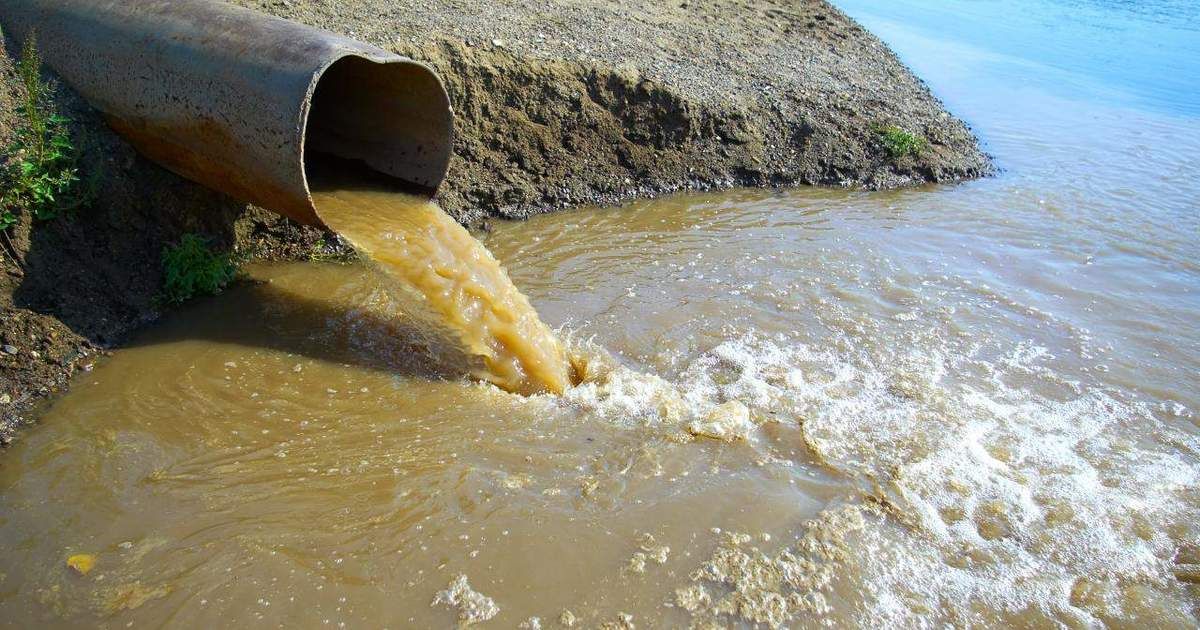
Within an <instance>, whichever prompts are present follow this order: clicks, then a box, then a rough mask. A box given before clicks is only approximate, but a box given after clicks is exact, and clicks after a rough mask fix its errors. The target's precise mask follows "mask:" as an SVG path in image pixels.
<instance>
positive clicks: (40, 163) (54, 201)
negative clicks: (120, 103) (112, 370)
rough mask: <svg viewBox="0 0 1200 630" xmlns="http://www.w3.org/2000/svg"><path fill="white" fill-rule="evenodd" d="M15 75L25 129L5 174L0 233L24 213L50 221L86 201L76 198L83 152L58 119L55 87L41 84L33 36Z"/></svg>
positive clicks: (1, 176) (0, 182)
mask: <svg viewBox="0 0 1200 630" xmlns="http://www.w3.org/2000/svg"><path fill="white" fill-rule="evenodd" d="M16 69H17V76H18V77H19V78H20V80H21V84H22V85H23V86H24V88H25V96H24V99H23V100H22V101H21V103H20V105H19V106H18V108H17V110H18V112H20V115H21V125H19V126H18V128H17V129H16V131H15V133H14V136H13V140H12V143H11V144H10V145H9V146H8V148H7V151H6V153H7V159H6V160H5V161H4V164H3V170H2V171H0V230H5V229H8V228H9V227H11V226H12V225H13V224H14V223H16V221H17V214H16V213H17V211H18V210H19V209H21V208H24V209H25V210H28V211H29V213H30V215H32V216H33V218H34V219H36V220H39V221H46V220H49V219H53V218H55V217H57V216H58V215H60V214H61V213H62V212H63V211H65V210H68V209H71V208H73V207H75V206H78V205H79V204H80V203H82V202H83V201H84V199H83V197H82V196H81V195H77V194H74V193H75V190H74V189H75V184H76V182H78V181H79V175H78V169H77V168H76V164H75V163H76V158H77V155H78V152H77V151H76V149H75V146H74V144H72V142H71V134H70V131H69V130H68V128H67V123H68V122H69V121H68V120H67V119H66V118H64V117H62V116H59V115H57V114H55V113H53V110H52V107H51V104H50V101H49V97H50V86H49V85H47V84H46V83H45V82H44V81H42V74H41V71H42V60H41V57H40V56H39V55H38V51H37V40H36V38H35V36H34V35H33V34H32V33H30V35H29V37H28V38H27V39H26V40H25V46H24V48H23V49H22V51H21V60H20V61H19V62H18V63H17V68H16Z"/></svg>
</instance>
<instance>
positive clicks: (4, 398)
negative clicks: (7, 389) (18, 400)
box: [0, 394, 12, 405]
mask: <svg viewBox="0 0 1200 630" xmlns="http://www.w3.org/2000/svg"><path fill="white" fill-rule="evenodd" d="M11 402H12V396H9V395H8V394H0V405H7V404H9V403H11Z"/></svg>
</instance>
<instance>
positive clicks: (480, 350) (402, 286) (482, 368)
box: [313, 171, 572, 395]
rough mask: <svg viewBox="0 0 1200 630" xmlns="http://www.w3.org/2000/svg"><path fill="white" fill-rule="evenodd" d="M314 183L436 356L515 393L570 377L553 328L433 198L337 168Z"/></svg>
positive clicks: (319, 200)
mask: <svg viewBox="0 0 1200 630" xmlns="http://www.w3.org/2000/svg"><path fill="white" fill-rule="evenodd" d="M335 172H336V171H335ZM313 189H314V191H313V200H314V202H315V203H316V206H317V208H318V209H319V210H320V212H321V217H322V218H323V219H324V220H325V221H326V223H328V224H329V226H330V227H331V228H333V229H334V230H335V231H337V232H338V233H339V234H341V235H342V236H344V237H346V239H347V240H349V241H350V243H351V244H353V245H354V247H355V248H356V249H357V250H358V251H359V252H360V253H361V254H362V255H363V258H365V259H367V260H370V261H371V262H372V263H373V264H374V266H375V268H376V269H378V270H379V272H380V273H381V274H383V275H384V276H385V277H387V278H388V279H389V280H390V281H391V282H390V285H391V286H393V287H394V288H396V290H397V291H398V292H400V293H401V294H402V295H403V297H405V298H407V299H406V304H407V305H408V306H409V311H408V313H406V314H407V315H408V316H410V317H413V318H415V319H417V320H419V321H420V322H421V323H422V324H424V325H425V327H426V330H428V331H429V333H430V335H429V336H430V337H431V339H430V340H429V342H430V343H428V346H429V347H430V348H433V349H435V353H436V354H437V355H438V358H439V360H441V361H443V362H445V363H448V364H451V366H452V367H458V368H462V371H464V372H467V373H469V374H471V375H472V376H474V377H476V378H478V379H480V380H484V381H488V382H490V383H493V384H495V385H497V386H498V387H501V388H503V389H505V390H507V391H510V392H515V393H519V394H526V395H529V394H536V393H541V392H550V393H555V394H561V393H562V392H563V391H564V390H566V389H567V387H569V386H570V385H571V378H572V377H571V373H572V368H571V366H570V364H569V363H568V361H567V358H566V355H565V354H564V352H563V348H562V345H561V344H560V343H559V341H558V339H557V338H556V337H555V335H554V333H553V332H552V331H551V330H550V328H549V327H548V326H546V324H545V323H543V322H542V320H541V319H540V318H539V317H538V314H537V312H536V311H535V310H534V309H533V307H532V306H531V305H530V303H529V300H528V298H526V297H525V296H524V295H523V294H522V293H521V291H520V290H518V289H517V287H516V286H515V285H513V283H512V281H511V280H510V279H509V277H508V274H507V273H506V272H505V271H504V268H503V267H501V266H500V263H499V262H498V261H497V260H496V258H495V257H494V256H492V254H491V253H490V252H488V250H487V249H486V248H485V247H484V246H483V245H482V244H481V243H480V242H479V241H477V240H475V238H474V237H472V236H471V234H470V233H469V232H467V230H466V229H465V228H463V227H462V226H461V225H459V224H458V223H457V222H455V221H454V219H452V218H450V217H449V216H448V215H447V214H446V213H445V212H443V211H442V210H441V208H439V207H438V206H437V204H435V203H433V202H432V201H430V200H428V199H425V198H423V197H419V196H415V195H410V194H406V193H403V192H399V191H397V190H395V189H394V188H392V187H390V186H389V185H388V184H387V183H386V182H378V181H372V180H367V179H363V178H359V177H355V176H354V175H347V174H345V173H342V174H337V175H329V174H326V175H324V177H323V178H320V179H317V180H316V181H314V182H313ZM454 364H460V365H454Z"/></svg>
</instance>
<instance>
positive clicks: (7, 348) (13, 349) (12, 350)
mask: <svg viewBox="0 0 1200 630" xmlns="http://www.w3.org/2000/svg"><path fill="white" fill-rule="evenodd" d="M3 350H4V353H5V354H16V353H17V347H16V346H10V345H8V344H4V347H3Z"/></svg>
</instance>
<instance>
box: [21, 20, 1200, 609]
mask: <svg viewBox="0 0 1200 630" xmlns="http://www.w3.org/2000/svg"><path fill="white" fill-rule="evenodd" d="M907 4H913V2H907V3H906V6H907ZM916 4H918V5H919V4H920V3H916ZM968 4H969V6H967V5H968ZM1026 4H1030V3H1026ZM956 6H958V5H956ZM990 6H991V5H990V4H988V3H967V4H963V5H962V6H958V10H960V11H961V12H963V13H964V14H969V13H970V12H971V11H983V10H984V8H986V7H990ZM1023 6H1024V5H1023ZM1043 6H1058V5H1055V4H1049V5H1042V4H1038V3H1032V4H1030V6H1027V7H1025V9H1026V10H1023V11H1021V12H1019V13H1018V14H1016V15H1013V16H1009V17H1010V18H1011V19H1008V20H1006V21H1005V22H1004V23H1005V25H1006V28H1014V29H1015V28H1021V25H1022V23H1023V20H1029V19H1031V18H1030V16H1037V15H1038V13H1037V10H1038V8H1039V7H1043ZM1088 6H1091V5H1088ZM1096 6H1100V5H1096ZM981 7H982V8H981ZM926 8H928V7H926ZM868 9H870V7H867V9H863V10H864V11H867V12H866V13H865V14H864V15H862V16H861V17H863V19H864V20H866V21H867V22H868V24H869V25H870V26H871V27H872V28H873V29H874V30H876V31H877V32H880V33H882V34H883V35H884V36H885V37H886V38H888V41H889V42H891V43H893V44H894V45H896V46H897V47H898V48H899V50H900V51H901V53H902V54H903V55H905V56H906V58H907V60H909V61H910V63H914V65H916V66H917V69H918V71H919V72H920V73H921V74H922V75H923V76H926V77H928V79H929V80H930V82H931V84H932V85H934V86H935V88H937V89H938V90H939V91H942V92H943V93H944V94H946V95H947V98H948V100H949V101H950V106H951V108H952V109H954V110H955V111H961V112H963V113H964V114H965V115H967V116H968V117H969V118H971V119H972V120H973V122H974V123H975V124H976V126H977V129H978V130H979V132H980V134H981V135H982V136H983V137H984V138H985V139H987V141H988V143H989V150H991V151H993V152H994V153H995V154H996V156H997V160H998V162H999V163H1000V165H1001V166H1002V167H1004V168H1005V169H1006V172H1005V174H1004V175H1002V176H1001V177H998V178H996V179H991V180H986V181H980V182H973V183H970V184H966V185H963V186H957V187H930V188H927V189H923V190H910V191H900V192H883V193H863V192H850V191H832V190H796V191H789V192H771V191H733V192H728V193H722V194H709V195H686V196H679V197H673V198H669V199H663V200H658V201H648V202H639V203H635V204H631V205H629V206H627V207H624V208H620V209H603V210H599V209H584V210H577V211H571V212H566V213H561V214H557V215H548V216H543V217H538V218H535V219H532V220H529V221H527V222H523V223H512V224H509V223H504V224H500V225H498V226H497V229H496V230H495V231H494V232H493V233H492V234H489V235H486V237H485V238H484V242H485V244H486V245H487V247H488V248H489V249H490V250H491V252H492V253H493V254H494V255H495V257H496V258H497V259H498V260H500V261H502V262H503V263H504V264H505V265H506V266H507V268H508V270H509V273H510V274H511V279H512V281H513V284H515V286H517V287H520V288H521V290H522V291H523V292H524V293H525V294H526V295H527V296H528V297H529V299H530V301H531V302H532V304H533V305H534V306H536V307H537V310H538V312H539V313H540V314H541V317H542V319H543V320H544V321H545V322H546V323H547V324H549V325H550V326H551V327H554V328H556V329H559V328H561V334H559V338H560V339H561V343H562V344H563V346H564V349H565V351H566V352H567V353H569V354H573V355H577V356H580V357H582V358H583V359H584V364H586V366H587V369H586V371H585V372H586V373H585V374H584V377H585V378H584V381H583V382H582V383H581V384H580V385H578V386H576V387H572V388H568V389H567V390H566V391H565V393H564V394H563V395H562V396H552V395H548V394H537V395H533V396H521V395H518V394H512V393H508V392H506V391H504V390H503V389H500V388H498V387H496V386H493V385H491V384H488V383H480V382H477V381H473V380H471V379H467V378H462V377H461V375H458V374H455V373H454V370H446V369H443V368H439V367H435V366H434V365H433V364H432V363H431V362H430V361H428V360H427V357H425V355H424V354H423V352H424V344H425V343H426V339H425V338H424V337H423V335H422V333H421V331H422V327H421V326H420V325H417V324H415V323H414V322H413V321H411V320H410V319H409V318H406V317H397V313H398V312H408V311H407V310H406V309H410V308H411V299H409V298H406V297H404V294H403V293H397V292H396V291H395V286H394V279H389V278H387V277H385V276H381V275H380V274H378V273H377V272H376V271H374V270H372V269H370V268H368V267H366V266H362V265H350V266H342V265H333V264H287V265H255V266H252V267H251V268H250V269H249V270H248V273H249V274H250V275H251V276H252V277H253V278H254V279H256V280H258V282H255V283H247V284H243V285H240V286H238V287H235V288H233V289H231V290H230V291H229V292H227V293H226V294H224V295H222V296H220V297H219V298H215V299H212V300H205V301H202V302H198V303H196V304H195V305H194V306H192V307H190V308H189V309H186V310H184V311H182V312H180V313H178V314H177V315H175V316H172V317H171V318H169V319H168V320H167V321H165V322H162V323H161V325H158V326H156V327H154V328H153V329H151V330H148V331H146V333H145V334H144V335H143V336H142V337H141V338H139V340H138V341H137V342H136V343H135V344H134V345H133V346H132V347H129V348H125V349H123V350H121V351H119V352H117V353H116V355H115V356H113V357H112V358H111V359H109V360H107V361H105V362H102V363H101V364H100V365H99V366H98V367H97V368H96V369H95V370H94V371H93V372H91V373H89V374H87V375H84V376H83V377H82V378H80V379H79V380H78V381H77V382H76V384H75V387H74V388H73V389H72V390H71V392H70V393H68V394H66V395H64V396H62V397H60V398H58V399H56V400H54V401H51V402H49V403H47V404H46V405H45V406H44V407H43V409H42V410H41V417H42V419H43V422H42V424H41V425H40V426H39V427H36V428H34V429H31V430H30V431H28V432H27V433H26V434H25V435H24V436H23V438H22V439H21V440H20V441H19V442H18V443H17V444H15V445H14V447H13V448H11V449H9V450H8V451H6V452H5V453H4V454H3V457H2V458H0V542H2V544H3V547H2V550H3V553H0V625H2V626H6V627H19V628H25V627H79V626H103V627H114V628H115V627H125V626H127V625H132V626H134V627H142V626H151V627H158V626H166V627H224V626H230V625H250V626H279V627H327V626H328V627H391V628H398V627H452V626H454V625H456V624H458V623H460V621H479V623H481V624H482V625H483V627H517V626H519V625H520V624H525V627H534V626H535V625H540V626H541V627H560V626H561V625H562V624H561V622H562V621H564V620H566V621H571V620H574V622H575V626H574V627H596V626H599V625H601V624H603V623H617V624H623V623H624V624H627V623H632V624H635V625H637V626H638V627H643V628H645V627H681V626H688V625H690V624H693V623H695V624H698V625H701V624H705V623H708V622H716V623H719V624H721V625H723V626H735V627H746V626H751V625H754V624H756V623H757V624H762V625H768V626H770V625H776V626H784V625H786V626H790V627H817V626H830V625H832V626H835V627H841V626H849V625H857V626H871V627H875V626H890V627H922V626H941V625H944V624H948V625H952V626H958V627H964V626H981V625H983V626H1000V625H1012V626H1021V627H1062V626H1067V627H1078V628H1086V627H1099V626H1102V625H1103V626H1109V627H1117V628H1147V627H1156V628H1157V627H1177V628H1189V627H1195V625H1196V624H1197V614H1198V611H1197V607H1198V605H1200V590H1198V588H1200V587H1198V586H1197V585H1196V583H1195V577H1194V576H1195V575H1196V572H1195V571H1196V569H1195V568H1194V567H1195V566H1196V565H1200V463H1198V462H1200V425H1198V420H1197V416H1196V410H1197V409H1198V408H1200V386H1198V384H1197V379H1196V374H1197V373H1200V335H1198V333H1197V322H1200V298H1198V297H1197V292H1196V291H1197V286H1200V266H1198V265H1197V264H1196V262H1195V253H1196V248H1195V244H1196V242H1197V236H1200V223H1198V217H1200V214H1198V213H1197V212H1196V202H1195V200H1196V199H1197V198H1200V187H1198V184H1197V182H1196V179H1195V177H1194V173H1195V172H1197V171H1198V170H1200V164H1198V163H1197V157H1196V156H1197V155H1200V131H1198V130H1200V125H1197V124H1196V118H1195V116H1194V114H1193V112H1192V111H1191V109H1190V105H1187V103H1184V105H1185V106H1179V107H1175V108H1172V107H1170V103H1166V104H1165V105H1164V104H1163V103H1161V102H1155V103H1154V104H1153V106H1146V105H1144V104H1143V103H1142V102H1141V101H1139V100H1138V99H1136V98H1132V96H1136V94H1134V95H1130V94H1122V95H1120V96H1119V97H1117V96H1112V95H1111V94H1109V93H1108V92H1105V91H1103V90H1097V89H1096V85H1095V83H1094V82H1095V78H1094V77H1092V76H1091V75H1088V76H1087V77H1083V75H1080V74H1078V73H1076V74H1071V73H1070V72H1068V71H1064V70H1063V69H1062V68H1061V67H1058V66H1055V67H1049V66H1046V65H1045V64H1042V63H1040V62H1039V60H1037V59H1030V58H1028V57H1022V56H1020V54H1024V53H1019V51H1011V50H1003V49H996V48H995V47H994V46H993V45H991V44H990V43H989V42H987V41H972V40H970V39H969V38H967V39H966V40H954V41H951V40H948V39H947V36H946V33H947V32H949V30H948V29H946V28H944V26H945V25H940V26H939V27H938V28H925V27H923V26H921V24H920V21H919V20H918V21H917V23H916V24H915V25H906V24H904V23H900V22H898V21H897V20H901V19H903V17H904V14H903V12H902V14H897V15H890V14H889V15H882V16H873V15H872V14H870V12H869V11H868ZM1097 10H1099V9H1097ZM1122 11H1123V12H1122V13H1119V14H1116V15H1115V16H1114V17H1113V18H1112V20H1111V21H1112V23H1111V24H1108V25H1107V26H1108V27H1111V28H1117V29H1119V28H1129V25H1130V24H1133V25H1134V26H1136V27H1137V28H1138V29H1141V30H1142V31H1145V32H1150V33H1155V34H1156V37H1158V38H1160V39H1166V40H1170V39H1171V38H1172V37H1174V36H1176V35H1178V34H1177V33H1175V32H1174V31H1171V32H1168V33H1165V34H1163V33H1162V32H1161V31H1162V30H1163V29H1164V28H1166V27H1164V26H1162V24H1161V22H1159V21H1157V20H1158V14H1157V13H1156V14H1154V15H1153V16H1150V17H1144V16H1143V17H1138V16H1137V15H1134V16H1132V17H1131V16H1130V15H1128V14H1126V13H1125V12H1124V11H1125V9H1124V8H1123V9H1122ZM909 14H911V15H917V16H923V15H926V13H922V12H921V11H915V10H914V11H911V12H909ZM1089 15H1090V14H1089ZM872 20H874V21H872ZM1139 20H1141V21H1139ZM984 22H987V23H992V22H994V20H990V19H989V20H984ZM1155 25H1157V26H1155ZM1089 28H1091V26H1089V25H1088V24H1086V23H1083V24H1075V25H1074V26H1073V27H1072V29H1074V30H1070V29H1069V30H1068V32H1066V34H1063V33H1061V32H1060V36H1070V35H1073V36H1074V37H1076V38H1077V40H1078V41H1079V42H1081V43H1080V44H1079V45H1081V46H1085V47H1086V46H1087V45H1088V44H1087V42H1089V41H1091V40H1092V37H1093V35H1096V37H1097V41H1106V40H1105V39H1104V37H1100V36H1099V35H1097V34H1095V33H1092V32H1091V31H1089V30H1088V29H1089ZM1109 32H1110V31H1109V30H1102V31H1100V35H1103V34H1107V33H1109ZM1139 32H1140V31H1139ZM959 37H965V36H961V35H960V36H959ZM1064 73H1066V74H1064ZM1177 76H1178V73H1175V74H1173V75H1172V80H1176V79H1177ZM1064 77H1066V78H1073V79H1077V80H1078V85H1077V84H1073V83H1072V82H1071V81H1066V80H1064ZM1151 78H1153V77H1151ZM1140 80H1141V78H1139V81H1140ZM1079 85H1085V86H1087V88H1086V89H1084V88H1080V87H1079ZM1121 85H1124V84H1123V83H1122V84H1121ZM1014 86H1019V88H1018V87H1014ZM1113 89H1116V88H1113ZM1131 89H1132V88H1131ZM1153 96H1154V97H1155V98H1159V97H1160V96H1161V95H1160V94H1159V93H1158V92H1155V93H1153ZM1188 98H1191V97H1190V96H1189V97H1188ZM77 554H85V555H90V556H93V557H94V560H95V564H94V566H93V567H92V569H91V570H90V571H89V572H88V573H87V575H85V576H80V575H76V572H75V571H74V570H73V569H71V568H69V567H68V566H67V560H68V558H71V557H72V556H75V555H77ZM460 576H461V577H460ZM464 578H465V579H464ZM567 612H569V614H566V613H567ZM535 617H536V618H537V624H535V623H533V618H535Z"/></svg>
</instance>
